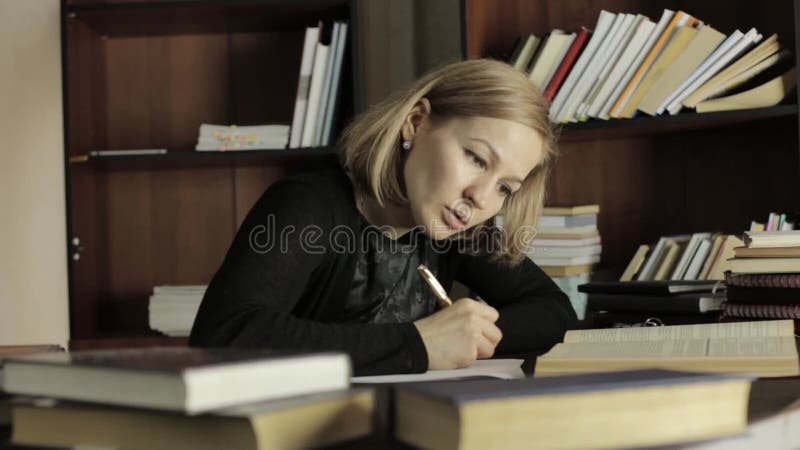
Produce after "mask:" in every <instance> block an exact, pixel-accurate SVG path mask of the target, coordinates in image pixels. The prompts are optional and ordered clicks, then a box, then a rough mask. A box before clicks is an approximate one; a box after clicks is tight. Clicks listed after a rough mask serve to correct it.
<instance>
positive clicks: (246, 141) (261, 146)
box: [195, 123, 289, 152]
mask: <svg viewBox="0 0 800 450" xmlns="http://www.w3.org/2000/svg"><path fill="white" fill-rule="evenodd" d="M288 142H289V126H288V125H249V126H241V127H240V126H236V125H211V124H206V123H204V124H201V125H200V134H199V136H198V137H197V145H196V146H195V150H197V151H200V152H216V151H227V150H279V149H284V148H286V144H287V143H288Z"/></svg>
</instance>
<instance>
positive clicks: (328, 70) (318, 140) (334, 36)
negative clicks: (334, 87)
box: [313, 22, 341, 146]
mask: <svg viewBox="0 0 800 450" xmlns="http://www.w3.org/2000/svg"><path fill="white" fill-rule="evenodd" d="M340 27H341V24H340V23H339V22H334V23H333V31H331V42H330V44H329V45H328V58H327V59H326V60H325V78H324V79H323V81H322V93H321V94H320V96H319V108H318V109H317V121H316V123H317V127H316V129H315V130H314V144H313V145H314V146H319V145H321V144H322V129H323V128H324V126H325V111H327V110H328V100H329V95H330V91H331V83H332V81H333V59H334V58H335V57H336V47H337V41H338V39H339V28H340Z"/></svg>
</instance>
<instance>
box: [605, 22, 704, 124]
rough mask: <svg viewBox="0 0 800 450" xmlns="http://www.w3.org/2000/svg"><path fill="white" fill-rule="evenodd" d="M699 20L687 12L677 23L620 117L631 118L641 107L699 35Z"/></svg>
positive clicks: (632, 93)
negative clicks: (651, 91)
mask: <svg viewBox="0 0 800 450" xmlns="http://www.w3.org/2000/svg"><path fill="white" fill-rule="evenodd" d="M699 24H700V22H699V20H697V19H696V18H694V17H692V16H691V15H689V14H685V15H684V16H683V17H682V18H681V19H680V20H679V21H678V23H677V24H676V25H675V28H674V30H673V31H672V35H671V36H669V37H668V38H667V41H666V43H665V44H664V47H663V48H662V49H661V51H660V52H659V53H658V54H657V56H656V57H655V59H653V62H652V64H651V65H650V67H649V68H648V69H647V71H646V72H645V74H644V76H643V77H642V78H641V80H640V81H639V83H638V84H637V86H636V88H635V89H634V90H633V91H632V92H631V95H630V98H629V99H628V101H627V102H626V104H625V106H624V107H623V108H622V110H621V111H620V113H619V117H624V118H631V117H633V116H634V115H635V114H636V111H637V110H638V109H639V104H640V103H641V102H642V100H644V97H645V96H646V95H647V93H648V92H650V90H651V89H652V88H653V86H654V85H655V83H656V82H658V81H659V80H660V79H661V76H662V75H663V74H664V71H666V70H667V68H668V67H670V66H671V65H672V64H673V63H674V62H675V60H676V59H677V58H678V57H679V56H680V55H681V54H682V53H683V52H684V50H686V47H687V46H688V45H689V43H690V42H691V41H692V40H693V39H694V38H695V36H697V33H698V29H697V26H698V25H699Z"/></svg>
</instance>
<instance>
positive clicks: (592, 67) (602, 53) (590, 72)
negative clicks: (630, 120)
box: [558, 14, 625, 123]
mask: <svg viewBox="0 0 800 450" xmlns="http://www.w3.org/2000/svg"><path fill="white" fill-rule="evenodd" d="M624 20H625V15H624V14H616V15H615V17H614V22H613V23H612V25H611V28H610V29H609V31H608V33H606V35H605V38H604V39H603V42H601V43H600V46H599V47H598V48H597V51H596V52H595V54H594V55H592V59H591V61H589V64H588V65H587V66H586V70H584V71H583V74H582V75H581V78H580V79H579V80H578V82H577V84H576V85H575V88H574V89H573V90H572V94H571V95H570V96H569V100H568V101H567V103H566V105H565V106H564V108H563V109H562V110H561V113H560V114H559V115H558V122H559V123H562V122H563V123H565V122H574V121H575V120H576V119H575V112H576V111H577V110H578V106H580V104H581V102H582V101H583V100H584V98H586V94H588V93H589V89H591V87H592V83H593V82H594V81H595V80H596V79H597V73H598V72H599V71H600V68H601V66H602V64H603V62H605V58H606V57H607V55H608V51H609V48H610V47H611V46H612V45H613V44H614V38H615V37H616V34H617V33H618V32H619V29H620V28H621V27H622V22H624Z"/></svg>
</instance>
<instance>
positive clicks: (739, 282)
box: [725, 272, 800, 288]
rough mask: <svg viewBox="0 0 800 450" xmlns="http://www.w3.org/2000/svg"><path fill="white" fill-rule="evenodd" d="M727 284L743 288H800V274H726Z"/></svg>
mask: <svg viewBox="0 0 800 450" xmlns="http://www.w3.org/2000/svg"><path fill="white" fill-rule="evenodd" d="M725 284H726V285H728V286H742V287H775V288H800V273H765V274H735V273H730V272H727V273H725Z"/></svg>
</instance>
